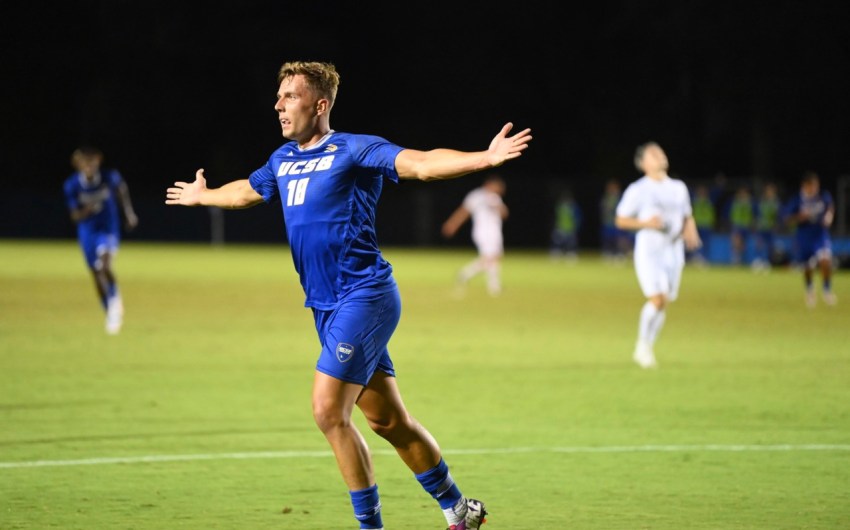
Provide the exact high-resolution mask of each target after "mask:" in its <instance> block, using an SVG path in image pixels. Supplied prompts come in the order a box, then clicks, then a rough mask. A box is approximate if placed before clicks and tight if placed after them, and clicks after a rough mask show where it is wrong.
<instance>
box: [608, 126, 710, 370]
mask: <svg viewBox="0 0 850 530" xmlns="http://www.w3.org/2000/svg"><path fill="white" fill-rule="evenodd" d="M635 166H636V167H637V168H638V169H639V170H641V171H643V173H644V176H643V177H641V178H639V179H638V180H636V181H634V182H632V183H631V184H629V186H628V187H627V188H626V191H625V192H624V193H623V197H622V198H621V199H620V202H619V204H618V205H617V216H616V224H617V227H618V228H620V229H623V230H632V231H635V232H637V234H636V236H635V247H634V260H635V272H636V273H637V278H638V283H639V284H640V288H641V290H642V291H643V294H644V296H645V297H646V303H645V304H644V305H643V308H642V309H641V312H640V323H639V326H638V340H637V345H636V347H635V351H634V356H633V358H634V360H635V362H636V363H638V364H639V365H640V366H641V367H643V368H653V367H655V366H657V363H656V360H655V353H654V344H655V340H656V339H657V338H658V333H659V332H660V331H661V327H662V326H663V325H664V320H665V316H666V314H665V311H666V307H667V304H668V302H672V301H674V300H675V299H676V298H677V297H678V294H679V283H680V282H681V279H682V269H683V268H684V266H685V249H686V248H687V249H688V250H695V249H697V248H699V247H700V246H701V245H702V242H701V241H700V237H699V233H698V232H697V227H696V222H694V218H693V213H692V211H691V199H690V194H689V192H688V187H687V186H686V185H685V183H684V182H683V181H681V180H679V179H674V178H671V177H670V176H668V175H667V169H668V168H669V163H668V160H667V155H666V154H665V153H664V150H663V149H661V146H659V145H658V144H657V143H655V142H648V143H645V144H642V145H640V146H638V148H637V150H636V151H635Z"/></svg>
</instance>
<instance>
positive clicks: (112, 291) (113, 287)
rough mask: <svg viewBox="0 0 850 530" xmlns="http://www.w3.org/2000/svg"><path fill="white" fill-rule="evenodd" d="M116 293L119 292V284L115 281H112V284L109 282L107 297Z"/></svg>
mask: <svg viewBox="0 0 850 530" xmlns="http://www.w3.org/2000/svg"><path fill="white" fill-rule="evenodd" d="M116 294H118V285H117V284H116V283H115V282H112V283H110V284H109V286H108V287H107V288H106V297H107V298H112V297H113V296H115V295H116Z"/></svg>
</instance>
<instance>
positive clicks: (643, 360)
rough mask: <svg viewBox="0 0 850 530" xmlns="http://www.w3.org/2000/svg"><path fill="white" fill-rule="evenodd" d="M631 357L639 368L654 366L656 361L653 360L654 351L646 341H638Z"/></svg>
mask: <svg viewBox="0 0 850 530" xmlns="http://www.w3.org/2000/svg"><path fill="white" fill-rule="evenodd" d="M632 359H634V361H635V362H636V363H637V364H638V366H640V367H641V368H656V367H657V366H658V363H657V362H656V361H655V353H654V352H653V351H652V346H650V345H649V344H647V343H646V342H643V341H640V342H638V344H637V346H636V347H635V353H634V355H632Z"/></svg>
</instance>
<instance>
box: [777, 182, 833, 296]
mask: <svg viewBox="0 0 850 530" xmlns="http://www.w3.org/2000/svg"><path fill="white" fill-rule="evenodd" d="M783 213H784V215H783V217H784V219H785V220H786V222H788V223H789V224H793V225H794V226H795V236H796V237H795V245H796V251H797V256H796V258H797V263H799V264H800V265H801V266H802V267H803V278H804V281H805V286H806V293H805V301H806V305H807V306H809V307H814V306H815V305H816V304H817V296H816V295H815V287H814V272H815V269H818V268H819V269H820V273H821V282H822V283H821V296H822V298H823V301H824V303H826V304H827V305H835V304H836V303H837V302H838V298H837V297H836V296H835V293H834V292H833V291H832V239H831V238H830V235H829V229H830V227H831V226H832V221H833V218H834V216H835V204H834V203H833V201H832V195H831V194H830V193H829V192H828V191H826V190H821V188H820V177H819V176H818V174H817V173H815V172H814V171H808V172H806V173H805V174H804V175H803V178H802V180H801V182H800V193H798V194H797V195H795V196H794V197H793V198H792V199H791V200H790V201H789V202H788V204H787V205H786V207H785V211H784V212H783Z"/></svg>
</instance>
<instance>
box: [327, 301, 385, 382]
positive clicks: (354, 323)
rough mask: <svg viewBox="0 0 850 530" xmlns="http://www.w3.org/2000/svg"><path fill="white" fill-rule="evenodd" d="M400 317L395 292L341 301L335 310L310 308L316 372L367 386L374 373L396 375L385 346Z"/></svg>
mask: <svg viewBox="0 0 850 530" xmlns="http://www.w3.org/2000/svg"><path fill="white" fill-rule="evenodd" d="M400 316H401V298H400V297H399V294H398V289H393V290H392V291H390V292H388V293H383V294H377V295H375V296H372V297H368V298H354V299H349V300H343V301H342V302H340V303H339V305H338V306H337V307H336V308H335V309H331V310H327V311H322V310H320V309H315V308H314V309H313V318H314V319H315V321H316V331H318V332H319V341H320V342H321V343H322V353H321V354H320V355H319V361H318V362H317V363H316V370H318V371H320V372H322V373H323V374H326V375H329V376H331V377H335V378H336V379H340V380H342V381H347V382H349V383H357V384H359V385H363V386H366V385H367V384H368V383H369V380H370V379H372V376H373V375H374V374H375V371H376V370H380V371H382V372H384V373H386V374H389V375H391V376H395V369H394V368H393V361H392V359H390V353H389V351H388V350H387V344H388V343H389V341H390V337H392V335H393V332H394V331H395V328H396V326H397V325H398V321H399V317H400Z"/></svg>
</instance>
